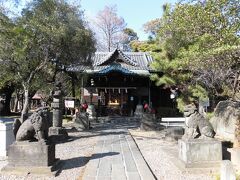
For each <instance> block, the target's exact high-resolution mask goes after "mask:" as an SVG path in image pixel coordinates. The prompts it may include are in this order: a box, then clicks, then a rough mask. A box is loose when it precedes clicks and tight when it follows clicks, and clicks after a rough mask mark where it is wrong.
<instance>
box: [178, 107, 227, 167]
mask: <svg viewBox="0 0 240 180" xmlns="http://www.w3.org/2000/svg"><path fill="white" fill-rule="evenodd" d="M184 115H185V116H186V117H189V119H188V122H186V127H185V134H184V135H183V137H182V139H180V140H178V147H179V148H178V149H179V154H178V155H179V156H178V157H179V159H180V160H181V161H183V163H184V166H185V168H209V167H220V163H221V161H222V143H221V142H220V141H219V140H216V139H214V136H215V132H214V130H213V128H212V126H211V124H210V123H209V121H207V119H205V118H204V117H203V116H202V115H201V114H200V113H199V112H198V111H197V108H196V106H195V105H193V104H191V105H188V106H186V107H185V109H184Z"/></svg>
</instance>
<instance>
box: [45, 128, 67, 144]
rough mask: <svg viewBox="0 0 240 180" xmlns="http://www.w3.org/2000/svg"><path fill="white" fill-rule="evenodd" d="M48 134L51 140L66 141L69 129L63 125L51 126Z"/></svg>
mask: <svg viewBox="0 0 240 180" xmlns="http://www.w3.org/2000/svg"><path fill="white" fill-rule="evenodd" d="M48 135H49V138H50V140H51V141H53V142H57V141H64V140H66V139H67V138H68V133H67V131H66V130H65V129H64V128H62V127H50V128H49V129H48Z"/></svg>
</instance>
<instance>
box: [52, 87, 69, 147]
mask: <svg viewBox="0 0 240 180" xmlns="http://www.w3.org/2000/svg"><path fill="white" fill-rule="evenodd" d="M57 87H58V88H57V90H55V92H54V95H53V97H54V98H53V102H52V104H51V107H52V108H53V115H52V127H50V128H49V131H48V135H49V138H50V140H52V141H53V142H58V141H64V140H66V139H67V138H68V134H67V131H66V130H65V129H64V128H63V127H62V109H63V99H62V92H61V90H60V89H61V88H59V87H61V86H60V85H58V86H57Z"/></svg>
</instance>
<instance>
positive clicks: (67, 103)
mask: <svg viewBox="0 0 240 180" xmlns="http://www.w3.org/2000/svg"><path fill="white" fill-rule="evenodd" d="M65 107H66V108H74V100H65Z"/></svg>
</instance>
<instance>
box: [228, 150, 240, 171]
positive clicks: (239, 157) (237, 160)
mask: <svg viewBox="0 0 240 180" xmlns="http://www.w3.org/2000/svg"><path fill="white" fill-rule="evenodd" d="M228 151H229V152H230V154H231V162H232V163H233V165H235V166H238V167H240V148H229V149H228Z"/></svg>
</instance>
